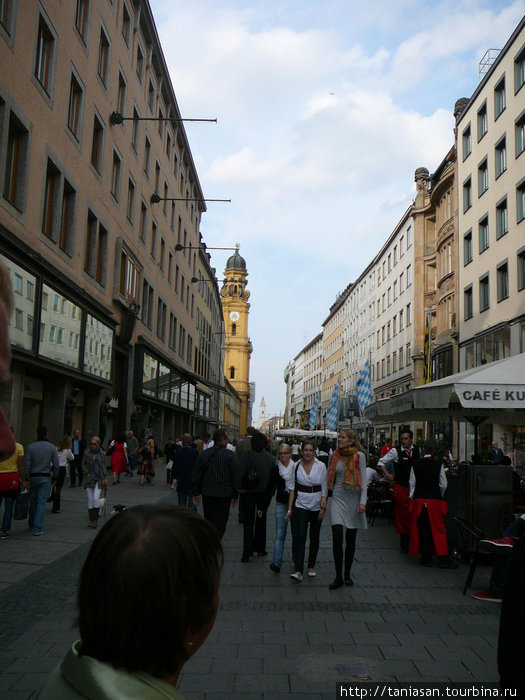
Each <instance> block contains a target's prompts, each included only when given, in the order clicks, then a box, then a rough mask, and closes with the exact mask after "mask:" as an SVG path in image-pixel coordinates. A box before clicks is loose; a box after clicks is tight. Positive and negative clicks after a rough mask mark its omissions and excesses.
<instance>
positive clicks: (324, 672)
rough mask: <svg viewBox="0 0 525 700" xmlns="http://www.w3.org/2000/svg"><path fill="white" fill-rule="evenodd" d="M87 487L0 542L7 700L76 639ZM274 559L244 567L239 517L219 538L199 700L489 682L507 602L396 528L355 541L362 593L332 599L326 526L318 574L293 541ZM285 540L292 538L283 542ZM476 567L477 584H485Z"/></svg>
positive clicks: (197, 669)
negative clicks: (216, 587)
mask: <svg viewBox="0 0 525 700" xmlns="http://www.w3.org/2000/svg"><path fill="white" fill-rule="evenodd" d="M108 494H109V500H110V504H115V503H123V504H125V505H128V506H129V505H133V504H136V503H145V502H153V501H156V500H159V499H167V500H170V501H173V502H175V501H176V498H175V492H174V491H170V490H169V489H168V487H167V486H166V485H165V483H164V481H163V480H162V479H161V478H159V479H158V481H157V485H156V486H145V487H143V488H141V487H139V485H138V480H137V479H136V477H134V478H133V479H129V480H127V479H126V480H125V481H124V482H123V483H122V484H121V485H120V486H116V487H111V486H110V487H109V488H108ZM84 499H85V493H84V490H83V489H80V488H76V489H69V488H67V487H66V488H65V489H64V491H63V504H62V513H61V514H60V515H52V514H50V513H49V512H47V513H46V518H45V523H44V531H45V534H44V536H43V537H34V536H32V535H31V533H30V532H29V531H28V530H27V524H26V523H25V522H24V523H14V533H13V535H12V536H11V537H10V538H9V539H8V540H2V541H0V615H1V619H2V623H3V624H2V626H1V628H0V672H1V674H2V675H1V677H0V697H2V698H3V699H4V700H28V699H29V698H32V697H34V696H35V694H36V691H37V690H38V688H39V687H40V686H41V685H42V683H43V681H44V680H45V678H46V676H47V674H48V673H49V672H50V671H51V669H52V668H53V667H54V666H55V664H56V663H58V662H59V660H60V659H61V658H62V657H63V656H64V654H65V652H66V651H67V649H68V647H69V646H70V644H71V643H72V642H73V641H74V640H75V639H76V638H77V636H78V635H77V631H76V630H75V628H74V617H75V609H74V603H75V600H74V598H75V587H76V580H77V577H78V572H79V569H80V567H81V565H82V562H83V560H84V557H85V555H86V553H87V550H88V548H89V544H90V542H91V540H92V538H93V536H94V532H93V531H92V530H91V529H89V528H87V527H86V515H87V513H86V514H85V510H86V506H85V500H84ZM268 533H269V536H268V546H267V549H268V552H269V554H268V556H267V557H254V558H253V559H252V560H251V561H250V563H248V564H243V563H241V561H240V558H241V549H242V526H241V525H239V524H238V522H237V514H236V512H232V515H231V517H230V521H229V523H228V529H227V532H226V535H225V538H224V542H223V544H224V549H225V562H224V569H223V575H222V582H221V605H220V611H219V614H218V616H217V621H216V624H215V627H214V629H213V630H212V632H211V634H210V636H209V638H208V640H207V641H206V643H205V644H204V646H203V647H202V648H201V649H200V650H199V652H198V653H197V654H196V656H195V657H194V658H193V659H191V660H190V661H189V662H188V663H187V664H186V666H185V667H184V672H183V674H182V676H181V680H180V684H179V688H180V690H181V692H182V693H183V695H184V696H185V697H186V698H187V699H188V700H191V699H192V698H206V699H209V698H217V699H218V698H232V697H238V698H243V700H244V699H246V700H250V699H251V698H258V699H264V700H266V699H267V698H271V699H272V700H278V699H279V698H281V697H293V696H296V697H300V696H307V697H309V698H312V699H313V698H335V697H336V683H337V682H346V681H352V680H355V679H356V678H362V679H369V680H372V681H379V682H382V681H385V682H388V681H407V682H408V681H410V682H414V681H420V682H429V683H430V682H437V681H449V682H451V683H454V682H456V683H457V682H465V681H477V682H487V683H488V682H495V681H497V679H498V675H497V667H496V645H497V632H498V623H499V607H500V606H499V605H498V604H494V603H482V602H480V601H477V600H474V599H473V598H472V597H471V596H470V595H469V594H468V593H467V595H466V596H463V595H462V589H463V584H464V581H465V578H466V575H467V567H466V565H465V564H462V565H460V567H459V569H458V570H456V571H449V570H441V569H439V568H438V567H437V566H435V567H434V568H431V569H426V568H424V567H420V566H418V564H417V559H416V558H407V557H406V556H403V555H401V554H400V553H399V550H398V546H397V545H398V540H397V536H396V534H395V532H394V530H393V526H392V525H390V524H388V523H387V522H386V521H384V520H380V519H377V520H376V522H375V525H374V527H371V528H369V529H368V530H367V531H366V532H361V533H359V534H358V538H357V552H356V561H355V563H354V568H353V570H352V576H353V578H354V582H355V584H354V586H353V587H352V588H347V587H344V588H341V589H338V590H336V591H329V590H328V584H329V583H330V581H331V580H332V579H333V577H334V572H333V564H332V557H331V542H330V526H329V522H325V523H324V524H323V527H322V530H321V549H320V552H319V558H318V563H317V566H316V569H317V576H316V577H315V578H307V577H305V579H304V581H303V582H302V583H301V584H296V583H294V582H293V581H292V580H291V579H290V578H289V573H290V571H291V568H290V567H291V564H290V550H291V540H290V539H288V540H287V544H286V551H285V563H284V565H283V568H282V571H281V573H280V574H274V573H273V572H272V571H270V570H269V568H268V565H269V563H270V561H271V550H272V547H271V539H272V537H273V533H274V523H273V510H271V512H270V514H269V516H268ZM288 538H290V535H288ZM489 575H490V569H489V567H479V568H478V570H477V571H476V576H475V580H474V585H475V589H474V590H481V589H483V588H487V587H488V580H489Z"/></svg>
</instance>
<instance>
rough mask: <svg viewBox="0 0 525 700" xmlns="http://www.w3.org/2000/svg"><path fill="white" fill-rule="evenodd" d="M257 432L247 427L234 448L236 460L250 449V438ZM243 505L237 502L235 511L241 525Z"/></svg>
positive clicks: (250, 426) (240, 501) (251, 427)
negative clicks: (237, 505)
mask: <svg viewBox="0 0 525 700" xmlns="http://www.w3.org/2000/svg"><path fill="white" fill-rule="evenodd" d="M256 432H257V430H256V429H255V428H254V427H253V426H252V425H249V426H248V427H247V428H246V436H245V437H243V438H241V439H240V440H239V441H238V442H237V445H236V447H235V454H236V455H237V458H238V459H240V458H241V456H242V454H243V452H248V450H251V449H252V436H253V435H255V433H256ZM242 508H243V504H242V499H240V500H239V508H238V511H237V516H238V518H239V522H240V523H243V522H244V513H243V510H242Z"/></svg>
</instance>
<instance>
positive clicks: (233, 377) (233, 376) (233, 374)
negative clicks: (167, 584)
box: [230, 367, 235, 379]
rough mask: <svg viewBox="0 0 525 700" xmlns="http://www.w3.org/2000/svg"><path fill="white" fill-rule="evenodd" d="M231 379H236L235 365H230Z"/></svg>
mask: <svg viewBox="0 0 525 700" xmlns="http://www.w3.org/2000/svg"><path fill="white" fill-rule="evenodd" d="M230 379H235V367H230Z"/></svg>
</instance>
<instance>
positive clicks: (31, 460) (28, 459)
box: [24, 425, 59, 535]
mask: <svg viewBox="0 0 525 700" xmlns="http://www.w3.org/2000/svg"><path fill="white" fill-rule="evenodd" d="M36 435H37V439H36V442H32V443H31V444H30V445H29V447H28V448H27V452H26V454H25V458H24V464H25V472H26V479H28V481H29V489H30V490H29V528H30V529H31V530H33V535H43V534H44V531H43V526H44V514H45V510H46V502H47V498H48V496H49V492H50V490H51V483H52V482H54V481H56V478H57V476H58V470H59V466H58V452H57V448H56V447H55V446H54V445H52V444H51V443H50V442H48V440H47V428H46V427H45V426H44V425H40V426H39V427H38V428H37V429H36Z"/></svg>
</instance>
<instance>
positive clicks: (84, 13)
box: [75, 0, 89, 44]
mask: <svg viewBox="0 0 525 700" xmlns="http://www.w3.org/2000/svg"><path fill="white" fill-rule="evenodd" d="M88 12H89V0H77V6H76V10H75V27H76V29H77V32H78V33H79V34H80V36H81V38H82V41H83V42H84V44H86V43H87V41H86V38H87V27H88Z"/></svg>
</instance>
